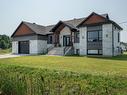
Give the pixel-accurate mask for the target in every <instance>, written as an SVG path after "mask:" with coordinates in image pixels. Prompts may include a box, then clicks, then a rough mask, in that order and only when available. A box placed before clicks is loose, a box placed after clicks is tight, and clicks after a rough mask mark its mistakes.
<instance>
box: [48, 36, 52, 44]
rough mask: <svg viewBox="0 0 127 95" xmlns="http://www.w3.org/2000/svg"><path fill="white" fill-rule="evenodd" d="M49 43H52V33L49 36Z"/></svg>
mask: <svg viewBox="0 0 127 95" xmlns="http://www.w3.org/2000/svg"><path fill="white" fill-rule="evenodd" d="M48 44H52V35H49V36H48Z"/></svg>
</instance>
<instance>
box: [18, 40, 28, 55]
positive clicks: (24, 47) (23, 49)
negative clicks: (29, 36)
mask: <svg viewBox="0 0 127 95" xmlns="http://www.w3.org/2000/svg"><path fill="white" fill-rule="evenodd" d="M19 54H29V41H20V42H19Z"/></svg>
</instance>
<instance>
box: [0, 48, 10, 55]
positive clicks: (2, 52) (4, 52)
mask: <svg viewBox="0 0 127 95" xmlns="http://www.w3.org/2000/svg"><path fill="white" fill-rule="evenodd" d="M8 53H11V49H4V50H3V49H0V55H1V54H8Z"/></svg>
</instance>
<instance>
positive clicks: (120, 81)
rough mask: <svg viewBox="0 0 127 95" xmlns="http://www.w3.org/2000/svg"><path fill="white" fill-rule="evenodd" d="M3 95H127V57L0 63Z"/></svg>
mask: <svg viewBox="0 0 127 95" xmlns="http://www.w3.org/2000/svg"><path fill="white" fill-rule="evenodd" d="M0 93H2V94H1V95H127V54H124V55H121V56H117V57H92V56H89V57H88V56H80V57H79V56H24V57H17V58H8V59H0Z"/></svg>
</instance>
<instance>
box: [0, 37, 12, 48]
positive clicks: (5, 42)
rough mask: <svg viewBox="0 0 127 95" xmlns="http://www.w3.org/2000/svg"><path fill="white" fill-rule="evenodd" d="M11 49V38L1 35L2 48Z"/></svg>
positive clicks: (0, 44) (0, 45)
mask: <svg viewBox="0 0 127 95" xmlns="http://www.w3.org/2000/svg"><path fill="white" fill-rule="evenodd" d="M10 47H11V40H10V37H9V36H7V35H0V48H1V49H8V48H10Z"/></svg>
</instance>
